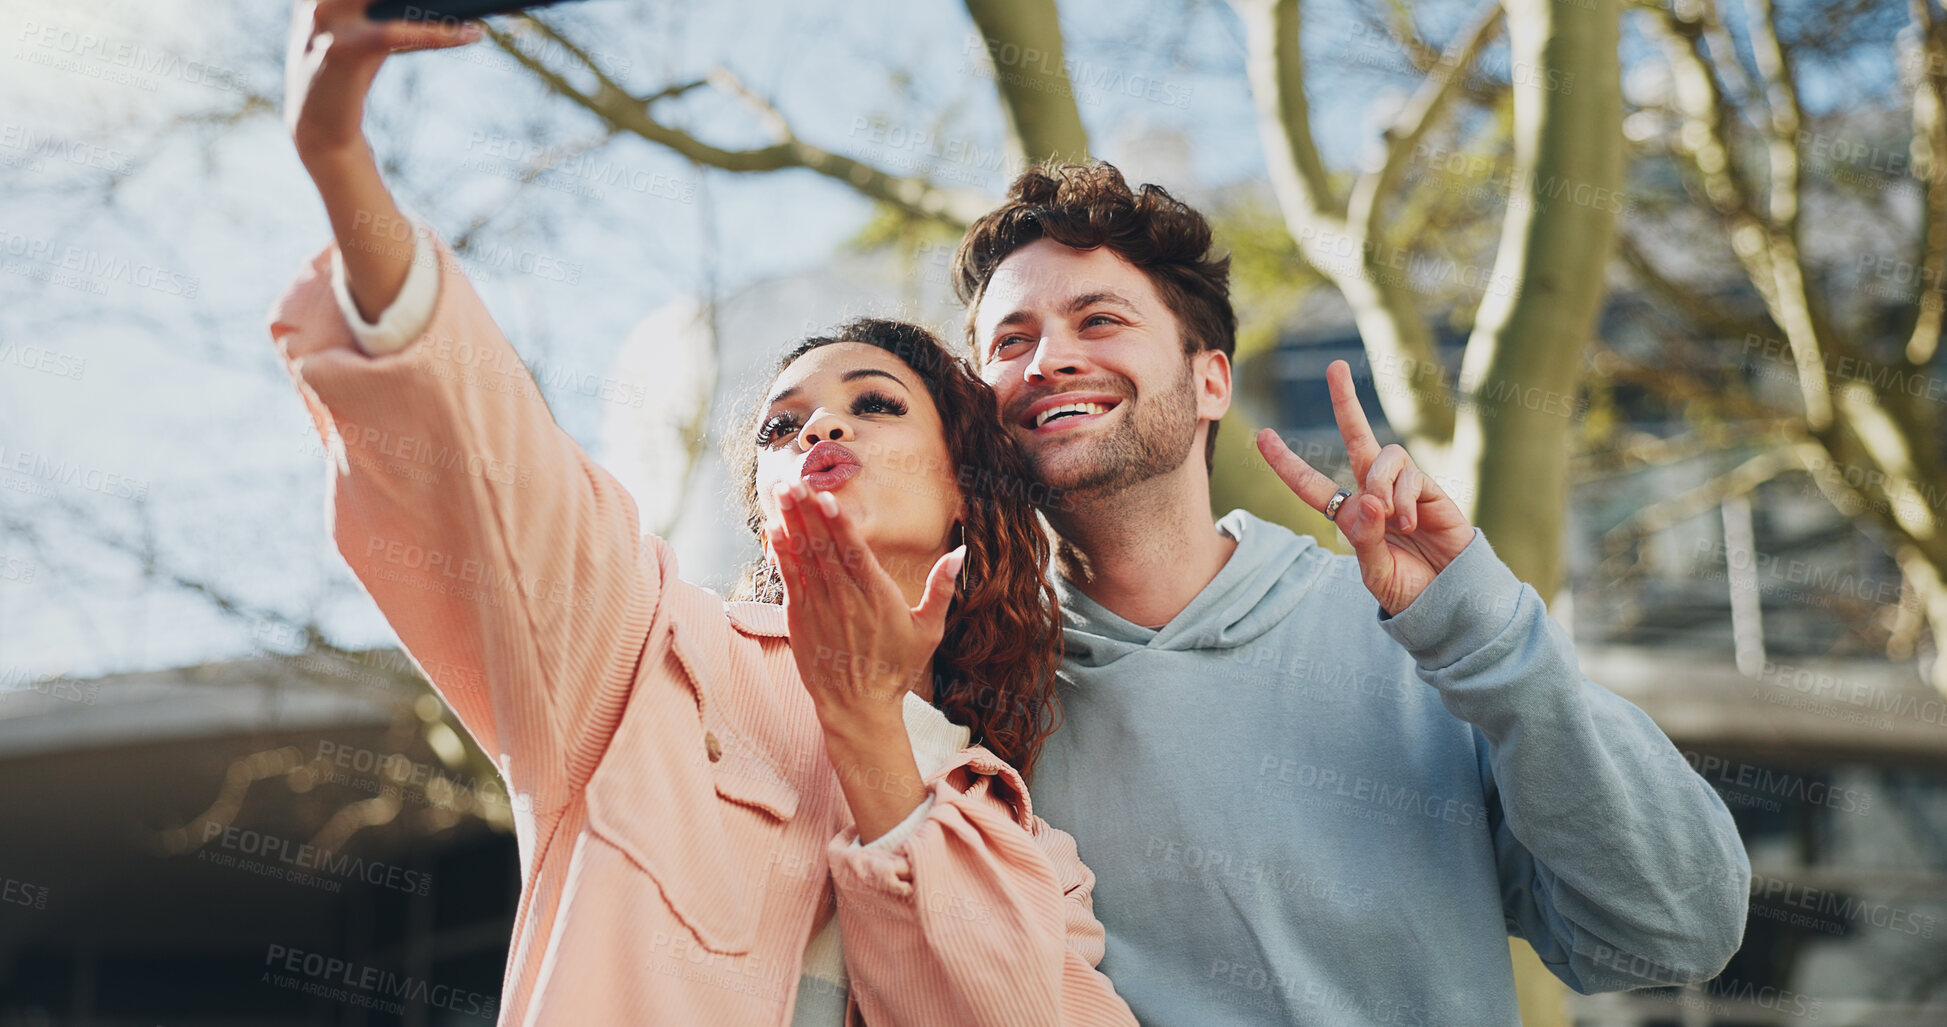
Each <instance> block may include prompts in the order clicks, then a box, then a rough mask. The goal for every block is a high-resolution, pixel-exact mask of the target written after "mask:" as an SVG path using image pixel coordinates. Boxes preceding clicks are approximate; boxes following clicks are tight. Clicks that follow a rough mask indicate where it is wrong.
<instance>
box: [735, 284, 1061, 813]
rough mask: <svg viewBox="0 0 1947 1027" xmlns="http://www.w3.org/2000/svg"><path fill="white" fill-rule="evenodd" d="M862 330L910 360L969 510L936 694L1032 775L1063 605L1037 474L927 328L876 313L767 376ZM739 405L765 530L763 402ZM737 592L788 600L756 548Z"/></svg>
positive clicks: (996, 407) (971, 379) (990, 401)
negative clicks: (760, 485) (1052, 574)
mask: <svg viewBox="0 0 1947 1027" xmlns="http://www.w3.org/2000/svg"><path fill="white" fill-rule="evenodd" d="M837 342H862V343H865V344H867V345H869V346H876V347H878V348H879V349H882V350H885V351H886V352H888V353H891V354H892V355H893V356H896V357H898V358H899V359H900V360H902V361H904V362H905V364H906V366H907V367H910V368H912V370H913V373H915V374H917V375H918V376H919V378H920V380H921V381H922V382H924V383H925V385H926V391H927V393H928V394H929V395H931V396H932V397H933V405H934V406H935V407H937V408H938V409H939V412H940V424H941V428H942V429H943V431H944V433H945V437H946V447H947V453H948V456H949V457H950V458H951V460H952V461H953V467H952V468H951V470H952V472H953V478H954V481H955V483H956V484H957V487H958V488H959V490H960V498H961V500H962V502H963V508H964V510H965V517H964V520H963V524H964V525H965V527H966V544H967V557H966V563H965V564H964V565H963V567H962V570H961V585H960V587H959V589H958V590H957V591H956V592H955V594H954V597H953V603H952V605H950V606H948V607H947V614H946V635H945V637H943V638H942V639H941V640H940V647H939V649H938V650H936V651H935V653H934V656H933V705H934V706H936V707H938V708H939V709H940V710H941V711H942V712H944V713H945V714H946V715H947V717H948V718H949V719H951V720H952V721H953V722H954V723H956V724H963V725H965V726H966V727H968V728H970V729H971V730H972V732H973V741H975V742H978V743H979V744H981V745H984V746H986V747H987V748H988V750H989V751H991V752H993V753H994V755H996V756H999V757H1000V758H1001V759H1004V760H1006V761H1007V762H1008V763H1009V764H1011V765H1012V766H1013V767H1014V769H1015V770H1016V771H1018V772H1019V773H1020V775H1021V776H1022V777H1023V778H1030V777H1031V776H1032V774H1033V771H1034V763H1035V760H1036V758H1037V757H1038V756H1039V755H1040V753H1041V745H1042V743H1043V742H1044V741H1046V740H1047V738H1048V736H1049V735H1051V734H1053V733H1054V731H1055V729H1056V727H1058V726H1059V719H1060V709H1059V707H1058V705H1057V702H1056V698H1055V670H1056V668H1058V667H1060V666H1061V614H1060V607H1059V606H1058V605H1057V600H1056V598H1055V589H1054V585H1053V584H1052V583H1051V582H1050V581H1049V580H1048V574H1047V570H1046V568H1047V566H1048V557H1049V542H1048V536H1047V534H1046V533H1045V532H1044V531H1043V530H1042V528H1041V524H1040V522H1039V521H1038V520H1036V518H1035V502H1034V498H1035V496H1036V494H1037V490H1038V488H1039V486H1036V485H1034V484H1033V482H1032V479H1030V478H1029V476H1028V465H1027V458H1026V456H1025V455H1023V454H1022V452H1021V450H1020V447H1019V445H1018V444H1017V443H1016V442H1015V441H1014V438H1013V436H1011V435H1009V434H1008V432H1007V428H1006V426H1004V425H1003V424H1001V415H1000V404H999V403H998V401H996V399H995V397H994V390H993V389H991V388H989V387H988V385H987V383H986V382H983V381H981V380H980V377H979V376H978V375H976V374H974V372H973V369H972V368H971V367H968V366H967V363H966V361H964V360H961V359H960V358H959V357H956V356H954V355H953V354H952V353H950V352H948V351H947V348H946V346H945V345H944V344H942V343H941V342H940V340H939V339H938V338H937V337H936V336H934V335H933V333H931V332H929V331H927V330H926V329H924V328H921V327H920V326H918V325H915V324H910V323H908V322H904V321H893V320H888V319H884V318H858V319H855V320H852V321H849V322H847V323H845V324H843V325H840V326H839V327H838V328H836V329H834V330H832V331H831V332H830V333H829V334H827V335H820V336H814V337H812V338H809V339H805V340H804V341H802V342H800V343H798V344H797V345H796V346H794V347H793V348H792V349H791V350H790V351H789V352H787V353H785V354H784V356H783V357H782V358H781V359H780V360H779V361H778V364H777V369H776V371H775V372H774V373H773V375H772V377H773V378H775V377H776V375H777V374H781V373H783V371H784V369H785V368H787V367H789V366H791V362H792V361H794V360H796V359H798V358H799V357H800V356H803V355H804V354H805V353H808V352H810V351H811V350H814V349H817V348H818V347H820V346H829V345H831V344H833V343H837ZM753 405H754V406H755V409H753V410H751V411H749V412H748V413H747V414H746V415H744V416H743V417H742V419H741V421H740V427H739V428H738V429H737V430H736V431H734V432H732V433H731V434H730V435H729V437H728V438H727V439H726V440H725V442H724V456H725V459H726V461H727V462H728V463H729V465H730V468H731V472H732V473H733V474H734V475H735V480H736V482H737V485H736V488H737V494H738V499H739V501H740V503H741V505H742V507H743V511H744V524H745V526H746V527H747V528H749V529H750V532H751V534H752V535H753V536H755V537H758V538H762V537H763V532H764V510H763V507H761V506H760V505H759V504H758V498H757V451H758V443H757V426H758V422H759V420H760V419H761V418H762V417H763V415H764V409H765V408H764V404H763V403H762V402H758V403H755V404H753ZM732 598H734V599H743V600H754V601H757V602H765V603H781V602H783V601H784V583H783V582H782V581H781V580H779V579H778V575H777V568H776V567H774V566H772V565H771V563H770V561H768V560H765V559H763V558H761V557H760V558H759V559H758V560H757V561H756V563H755V564H754V565H752V566H751V567H750V568H749V569H748V572H747V573H746V574H744V575H743V578H742V581H741V583H740V584H739V586H738V588H737V591H736V593H735V594H734V595H733V596H732Z"/></svg>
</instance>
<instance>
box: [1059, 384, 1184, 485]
mask: <svg viewBox="0 0 1947 1027" xmlns="http://www.w3.org/2000/svg"><path fill="white" fill-rule="evenodd" d="M1123 402H1124V403H1125V404H1128V405H1129V406H1130V407H1131V414H1130V415H1129V416H1126V417H1124V418H1123V420H1122V423H1121V424H1120V425H1119V426H1118V427H1117V428H1116V430H1115V431H1113V432H1111V433H1110V434H1109V435H1108V436H1107V437H1106V438H1103V439H1100V440H1097V441H1094V442H1092V443H1089V444H1087V445H1075V444H1074V443H1072V442H1071V443H1067V444H1065V445H1063V446H1062V448H1063V449H1064V450H1065V451H1064V452H1063V453H1061V454H1060V455H1059V456H1057V457H1055V458H1054V459H1053V460H1049V459H1045V458H1044V455H1043V454H1042V453H1039V452H1035V451H1032V450H1027V447H1025V446H1023V447H1022V448H1023V450H1024V451H1026V456H1027V459H1028V473H1029V474H1030V475H1031V476H1032V477H1033V478H1034V479H1035V481H1037V482H1039V483H1040V484H1041V485H1043V486H1044V487H1046V488H1047V489H1049V490H1050V491H1051V492H1052V491H1058V492H1061V493H1064V494H1068V495H1096V496H1101V495H1109V494H1113V493H1115V492H1119V491H1121V490H1123V489H1126V488H1129V487H1131V486H1134V485H1138V484H1141V483H1142V482H1145V481H1148V480H1150V479H1151V478H1155V477H1157V476H1159V475H1163V474H1168V473H1169V472H1171V471H1174V470H1176V469H1177V468H1179V467H1181V466H1183V461H1184V460H1185V459H1187V458H1188V457H1189V455H1190V447H1191V446H1192V445H1193V444H1194V443H1195V442H1196V431H1197V398H1196V378H1195V376H1194V375H1193V374H1192V371H1191V361H1190V360H1189V358H1188V357H1186V358H1185V359H1184V361H1183V373H1182V375H1180V376H1179V377H1178V378H1177V380H1176V382H1175V383H1174V384H1173V385H1172V386H1171V387H1169V388H1166V389H1164V390H1163V391H1161V392H1158V393H1154V394H1152V395H1150V396H1149V397H1148V398H1147V400H1146V401H1145V402H1142V403H1136V402H1135V401H1134V400H1133V399H1126V400H1124V401H1123ZM1050 448H1053V447H1050Z"/></svg>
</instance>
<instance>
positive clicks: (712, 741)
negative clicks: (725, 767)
mask: <svg viewBox="0 0 1947 1027" xmlns="http://www.w3.org/2000/svg"><path fill="white" fill-rule="evenodd" d="M703 751H704V752H707V753H709V754H710V762H711V763H715V762H716V761H718V760H720V759H722V758H723V745H722V743H720V742H718V741H717V733H716V732H715V731H705V732H703Z"/></svg>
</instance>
